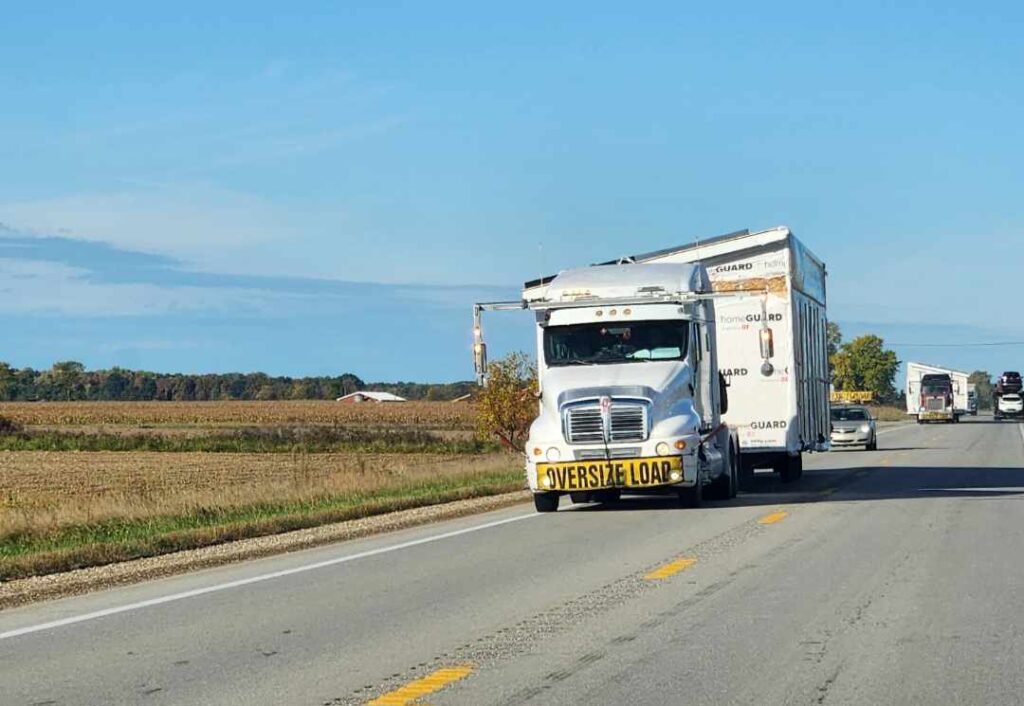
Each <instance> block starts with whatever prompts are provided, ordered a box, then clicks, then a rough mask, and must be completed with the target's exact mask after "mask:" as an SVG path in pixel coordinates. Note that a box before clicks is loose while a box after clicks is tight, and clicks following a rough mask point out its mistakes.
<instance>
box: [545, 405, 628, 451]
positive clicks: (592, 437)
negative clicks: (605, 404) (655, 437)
mask: <svg viewBox="0 0 1024 706" xmlns="http://www.w3.org/2000/svg"><path fill="white" fill-rule="evenodd" d="M605 424H606V419H605V416H604V415H602V414H601V407H600V405H596V404H581V405H573V406H571V407H569V408H567V409H566V411H565V439H566V441H568V442H569V443H570V444H602V443H604V442H605V431H606V429H605ZM607 426H608V428H607V434H608V437H607V441H608V442H609V443H621V442H624V441H645V440H646V439H647V405H646V404H644V403H642V402H614V401H613V402H612V403H611V406H610V407H609V409H608V415H607Z"/></svg>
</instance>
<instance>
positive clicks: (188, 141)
mask: <svg viewBox="0 0 1024 706" xmlns="http://www.w3.org/2000/svg"><path fill="white" fill-rule="evenodd" d="M828 5H829V6H828V7H825V6H824V4H822V3H810V2H808V3H770V4H765V3H753V2H752V3H732V4H729V5H727V6H721V7H712V6H710V5H708V4H707V3H702V4H692V5H691V4H686V3H644V4H640V5H637V4H634V5H630V6H624V5H618V6H614V5H602V4H599V3H560V4H557V7H552V6H551V4H550V3H525V2H524V3H515V4H509V5H507V6H505V7H492V6H488V4H480V3H381V2H376V3H367V4H358V3H324V4H316V3H293V4H292V5H290V6H289V7H288V9H287V10H286V11H282V10H281V9H280V7H281V6H280V4H278V3H274V4H271V3H267V4H261V3H254V2H247V3H244V4H243V3H227V2H225V3H217V4H216V7H214V8H212V9H211V6H210V4H208V3H203V4H199V3H187V2H185V3H176V4H175V5H174V7H173V11H167V10H162V9H158V8H156V7H155V6H154V7H149V6H148V5H147V4H145V3H130V4H129V3H105V4H104V5H103V9H96V6H92V7H89V8H85V7H83V6H81V5H80V4H79V5H77V6H76V5H75V4H68V5H67V6H61V5H59V4H50V5H49V6H48V8H45V9H39V8H36V7H33V6H31V5H29V4H24V3H23V4H21V6H20V7H18V8H16V9H8V10H6V12H5V21H4V26H5V32H4V42H3V43H2V44H0V66H3V67H4V69H3V71H0V96H3V97H4V110H3V111H0V136H2V137H0V164H2V165H3V168H2V169H0V223H3V224H4V227H3V229H0V326H2V330H3V331H4V334H5V335H4V336H3V338H2V343H0V360H7V361H9V362H11V363H13V364H15V365H18V366H22V365H32V366H36V367H44V366H48V365H49V364H50V363H52V362H53V361H54V360H56V359H66V358H74V359H78V360H82V361H83V362H85V363H86V364H87V365H89V366H90V367H106V366H111V365H122V366H129V367H143V368H149V369H157V370H183V371H225V370H257V369H259V370H265V371H267V372H270V373H277V374H290V375H301V374H312V373H338V372H341V371H351V372H354V373H356V374H358V375H360V376H361V377H363V378H365V379H373V380H386V379H388V380H390V379H418V380H451V379H462V378H467V377H469V376H470V375H471V366H470V359H469V356H468V344H469V337H468V329H469V326H468V317H469V315H468V312H469V304H471V303H472V301H474V300H475V299H477V298H495V297H506V296H514V295H515V293H516V285H517V284H518V283H520V282H522V281H523V280H525V279H529V278H532V277H534V276H536V275H539V274H545V273H549V272H553V271H556V270H558V269H560V268H562V267H568V266H573V265H577V264H585V263H588V262H591V261H597V260H602V259H607V258H610V257H614V256H616V255H619V254H624V253H633V252H638V251H646V250H652V249H657V248H660V247H663V246H666V245H671V244H676V243H681V242H689V241H691V240H692V239H693V238H694V237H695V236H701V235H715V234H719V233H723V232H728V231H732V230H736V229H739V228H755V229H756V228H762V227H771V226H775V225H778V224H787V225H789V226H791V227H792V228H793V229H794V231H795V232H797V234H798V235H799V236H801V237H802V238H803V240H804V241H805V242H806V243H807V244H808V245H809V246H810V248H811V249H812V250H814V251H815V252H816V253H817V254H818V255H819V256H821V257H822V258H823V259H824V260H825V261H826V262H827V263H828V266H829V270H830V280H829V287H830V316H831V318H832V319H834V320H836V321H838V322H839V323H840V324H841V325H842V326H843V328H844V330H845V331H847V332H848V333H850V334H855V333H860V332H864V331H874V332H879V333H881V334H883V335H884V336H885V337H886V338H887V339H888V340H889V341H892V342H897V343H947V342H948V343H961V342H963V343H977V342H985V341H1007V340H1024V322H1022V319H1021V317H1019V316H1018V314H1017V311H1018V302H1019V296H1020V295H1019V291H1020V286H1021V285H1020V283H1021V265H1020V260H1021V257H1020V256H1021V251H1022V250H1024V200H1022V199H1021V198H1020V194H1021V193H1022V192H1024V169H1022V161H1024V82H1022V81H1021V80H1020V75H1021V73H1022V71H1024V43H1022V42H1021V41H1020V37H1021V36H1024V8H1022V7H1021V6H1019V5H1018V4H1016V3H1002V4H1000V3H993V4H988V5H984V6H983V5H978V4H974V5H970V4H966V3H959V4H957V5H951V4H944V3H936V2H929V3H924V2H920V3H913V2H908V3H900V7H899V8H894V7H892V6H891V4H890V3H870V2H858V3H848V4H841V5H836V4H831V3H830V4H828ZM491 332H492V333H493V339H492V342H493V343H494V344H496V345H495V348H496V349H497V350H498V352H500V351H501V350H507V349H509V348H528V347H529V346H530V343H531V341H530V338H529V322H528V321H527V320H526V319H525V318H520V319H519V320H518V321H511V322H507V323H504V324H498V325H496V326H492V327H491ZM897 352H898V353H899V354H900V357H901V358H902V359H904V360H906V359H924V360H928V361H932V362H938V363H948V364H950V365H954V366H958V367H963V368H969V369H973V368H976V367H981V368H988V369H990V370H992V371H993V372H995V371H997V370H1002V369H1004V368H1007V367H1014V365H1015V361H1016V359H1017V358H1019V357H1021V356H1024V346H1022V347H1017V348H915V347H912V346H900V347H898V348H897ZM1016 367H1018V368H1019V367H1024V364H1020V363H1017V364H1016Z"/></svg>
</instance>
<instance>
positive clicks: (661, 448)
mask: <svg viewBox="0 0 1024 706" xmlns="http://www.w3.org/2000/svg"><path fill="white" fill-rule="evenodd" d="M654 451H655V453H657V454H658V455H659V456H668V455H669V454H670V453H672V447H671V446H669V445H668V443H666V442H664V441H662V442H659V443H658V445H657V446H655V447H654Z"/></svg>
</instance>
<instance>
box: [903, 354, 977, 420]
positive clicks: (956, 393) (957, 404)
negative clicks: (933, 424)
mask: <svg viewBox="0 0 1024 706" xmlns="http://www.w3.org/2000/svg"><path fill="white" fill-rule="evenodd" d="M926 375H948V376H949V378H950V380H951V381H952V383H953V390H952V404H951V407H952V409H951V414H952V418H951V419H950V421H953V422H958V421H960V417H962V416H965V415H967V414H970V397H969V395H968V392H969V390H970V385H969V383H968V382H967V379H968V378H969V377H970V376H969V375H968V374H967V373H965V372H962V371H960V370H952V369H950V368H943V367H940V366H937V365H929V364H927V363H914V362H910V363H907V382H906V398H907V414H909V415H911V416H913V417H917V419H918V421H930V420H933V419H937V418H938V417H937V416H936V414H937V413H938V412H939V411H940V410H935V409H932V410H927V409H923V408H922V404H921V402H922V399H923V397H924V396H925V395H924V393H925V392H926V391H925V390H923V389H922V387H921V381H922V379H923V378H924V377H925V376H926ZM939 416H942V418H943V419H945V416H946V412H945V411H944V410H942V411H941V415H939Z"/></svg>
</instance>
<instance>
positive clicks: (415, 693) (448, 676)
mask: <svg viewBox="0 0 1024 706" xmlns="http://www.w3.org/2000/svg"><path fill="white" fill-rule="evenodd" d="M472 673H473V668H472V667H470V666H469V665H468V664H463V665H460V666H458V667H447V668H445V669H438V670H437V671H436V672H432V673H430V674H428V675H427V676H425V677H423V678H422V679H417V680H416V681H411V682H409V683H408V684H406V685H405V686H403V687H401V688H399V689H395V690H394V691H389V692H388V693H386V694H384V695H383V696H378V697H377V698H375V699H374V700H373V701H368V702H367V706H406V705H407V704H411V703H413V702H415V701H418V700H419V699H421V698H423V697H424V696H426V695H427V694H433V693H434V692H435V691H440V690H441V689H443V688H445V687H446V686H448V685H449V684H453V683H455V682H457V681H459V680H460V679H465V678H466V677H468V676H469V675H470V674H472Z"/></svg>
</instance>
